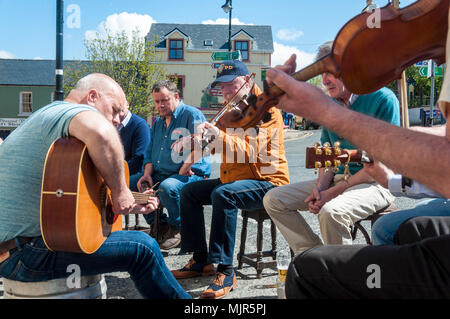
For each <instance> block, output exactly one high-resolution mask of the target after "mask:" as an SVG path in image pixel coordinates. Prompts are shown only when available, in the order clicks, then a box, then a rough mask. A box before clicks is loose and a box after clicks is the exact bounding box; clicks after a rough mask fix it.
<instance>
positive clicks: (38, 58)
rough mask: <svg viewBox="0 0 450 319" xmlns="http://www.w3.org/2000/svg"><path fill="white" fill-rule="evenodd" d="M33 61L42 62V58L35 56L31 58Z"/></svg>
mask: <svg viewBox="0 0 450 319" xmlns="http://www.w3.org/2000/svg"><path fill="white" fill-rule="evenodd" d="M33 60H42V58H41V57H40V56H36V57H34V58H33Z"/></svg>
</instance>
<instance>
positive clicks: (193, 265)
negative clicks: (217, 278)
mask: <svg viewBox="0 0 450 319" xmlns="http://www.w3.org/2000/svg"><path fill="white" fill-rule="evenodd" d="M171 272H172V275H173V276H174V277H175V278H176V279H185V278H192V277H198V276H210V275H213V274H214V265H213V264H200V263H197V262H196V261H195V260H194V259H191V260H189V262H188V264H187V265H186V266H184V267H183V268H181V269H177V270H172V271H171Z"/></svg>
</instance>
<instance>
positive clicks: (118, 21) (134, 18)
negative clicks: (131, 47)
mask: <svg viewBox="0 0 450 319" xmlns="http://www.w3.org/2000/svg"><path fill="white" fill-rule="evenodd" d="M153 22H156V21H155V20H154V19H153V18H152V17H151V16H149V15H147V14H138V13H128V12H122V13H119V14H117V13H115V14H112V15H110V16H108V17H107V18H106V20H105V21H102V22H101V23H100V24H99V25H98V27H97V30H88V31H86V32H85V34H84V36H85V38H86V40H92V39H94V38H96V37H102V36H104V35H105V34H106V30H109V31H110V32H111V34H112V35H114V34H117V33H120V32H122V31H125V34H126V35H127V36H128V37H129V38H131V36H132V34H133V31H135V30H137V31H138V35H139V36H140V37H145V36H146V35H147V34H148V32H149V31H150V27H151V25H152V23H153Z"/></svg>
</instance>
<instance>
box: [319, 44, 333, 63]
mask: <svg viewBox="0 0 450 319" xmlns="http://www.w3.org/2000/svg"><path fill="white" fill-rule="evenodd" d="M333 43H334V41H327V42H325V43H324V44H322V45H321V46H320V47H319V50H318V51H317V55H316V61H317V60H320V59H322V58H323V57H324V56H326V55H329V54H330V53H331V49H332V48H333Z"/></svg>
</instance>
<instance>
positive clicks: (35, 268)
mask: <svg viewBox="0 0 450 319" xmlns="http://www.w3.org/2000/svg"><path fill="white" fill-rule="evenodd" d="M10 254H11V256H10V257H9V258H8V259H7V260H5V261H4V262H3V263H1V264H0V276H2V277H5V278H8V279H11V280H17V281H25V282H35V281H46V280H51V279H56V278H65V277H68V276H69V275H71V274H72V272H69V273H68V272H67V267H68V266H69V265H72V264H75V265H78V266H79V267H80V270H81V275H82V276H84V275H88V276H89V275H96V274H102V273H108V272H116V271H126V272H128V273H130V276H131V279H132V280H133V282H134V284H135V285H136V288H137V290H138V291H139V293H140V294H141V295H142V296H143V297H144V298H155V299H191V296H190V295H189V294H188V293H186V292H185V291H184V289H183V288H182V287H181V286H180V285H179V284H178V282H177V281H176V279H175V278H174V277H173V275H172V273H171V272H170V270H169V269H168V268H167V266H166V264H165V262H164V258H163V256H162V254H161V251H160V250H159V246H158V244H157V243H156V241H155V240H154V239H153V238H151V237H150V236H148V235H147V234H145V233H143V232H138V231H117V232H113V233H112V234H111V235H110V236H109V237H108V238H107V239H106V240H105V242H104V243H103V245H101V246H100V248H99V249H98V250H97V251H96V252H95V253H93V254H89V255H88V254H80V253H67V252H52V251H50V250H48V249H47V247H46V246H45V244H44V241H43V240H42V237H36V238H34V239H33V240H32V241H31V242H29V243H27V244H25V245H24V246H23V247H21V248H20V249H19V248H14V249H12V250H10Z"/></svg>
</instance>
